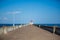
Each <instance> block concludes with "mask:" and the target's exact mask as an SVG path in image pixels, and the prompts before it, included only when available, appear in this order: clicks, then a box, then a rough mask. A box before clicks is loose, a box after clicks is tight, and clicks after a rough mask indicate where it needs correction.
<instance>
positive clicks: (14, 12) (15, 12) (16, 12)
mask: <svg viewBox="0 0 60 40" xmlns="http://www.w3.org/2000/svg"><path fill="white" fill-rule="evenodd" d="M18 13H22V12H21V11H13V12H8V14H18Z"/></svg>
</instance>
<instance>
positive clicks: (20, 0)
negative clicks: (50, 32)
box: [0, 0, 60, 24]
mask: <svg viewBox="0 0 60 40" xmlns="http://www.w3.org/2000/svg"><path fill="white" fill-rule="evenodd" d="M30 20H33V22H34V24H60V1H59V0H0V24H12V23H15V24H21V23H22V24H27V23H29V22H30Z"/></svg>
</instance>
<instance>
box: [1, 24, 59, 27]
mask: <svg viewBox="0 0 60 40" xmlns="http://www.w3.org/2000/svg"><path fill="white" fill-rule="evenodd" d="M16 25H21V24H15V26H16ZM22 25H24V24H22ZM34 25H43V26H50V27H53V26H57V27H60V24H34ZM3 26H13V24H0V27H3Z"/></svg>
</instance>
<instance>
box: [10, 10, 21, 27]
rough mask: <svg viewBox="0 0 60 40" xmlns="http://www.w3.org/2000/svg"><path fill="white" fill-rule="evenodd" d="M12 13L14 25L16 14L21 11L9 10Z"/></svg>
mask: <svg viewBox="0 0 60 40" xmlns="http://www.w3.org/2000/svg"><path fill="white" fill-rule="evenodd" d="M9 13H10V14H12V15H13V26H15V15H16V14H18V13H21V12H20V11H13V12H9Z"/></svg>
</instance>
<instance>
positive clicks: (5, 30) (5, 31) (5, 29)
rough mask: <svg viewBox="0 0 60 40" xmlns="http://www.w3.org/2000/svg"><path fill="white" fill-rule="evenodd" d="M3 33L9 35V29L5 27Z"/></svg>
mask: <svg viewBox="0 0 60 40" xmlns="http://www.w3.org/2000/svg"><path fill="white" fill-rule="evenodd" d="M3 33H4V34H7V27H6V26H4V27H3Z"/></svg>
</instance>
